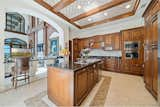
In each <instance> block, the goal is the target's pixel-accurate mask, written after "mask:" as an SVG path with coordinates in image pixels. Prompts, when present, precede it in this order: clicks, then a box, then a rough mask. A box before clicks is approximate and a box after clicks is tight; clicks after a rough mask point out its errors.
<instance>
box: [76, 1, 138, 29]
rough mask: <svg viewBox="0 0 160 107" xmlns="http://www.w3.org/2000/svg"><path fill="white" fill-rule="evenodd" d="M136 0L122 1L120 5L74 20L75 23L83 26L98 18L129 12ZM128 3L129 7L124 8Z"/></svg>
mask: <svg viewBox="0 0 160 107" xmlns="http://www.w3.org/2000/svg"><path fill="white" fill-rule="evenodd" d="M135 2H136V0H132V1H129V2H126V3H123V4H121V5H118V6H116V7H113V8H110V9H107V10H104V11H102V12H99V13H97V14H94V15H91V16H88V17H86V18H83V19H81V20H78V21H76V24H78V25H80V26H84V25H87V24H90V23H94V22H97V21H100V20H104V19H109V18H112V17H115V16H118V15H121V14H124V13H127V12H131V11H132V10H133V8H134V5H135ZM127 5H130V8H128V9H126V6H127Z"/></svg>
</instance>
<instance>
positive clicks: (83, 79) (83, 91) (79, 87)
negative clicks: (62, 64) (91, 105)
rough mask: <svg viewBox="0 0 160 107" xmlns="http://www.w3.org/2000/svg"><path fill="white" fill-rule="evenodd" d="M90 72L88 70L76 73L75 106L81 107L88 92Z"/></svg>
mask: <svg viewBox="0 0 160 107" xmlns="http://www.w3.org/2000/svg"><path fill="white" fill-rule="evenodd" d="M87 81H88V72H87V69H86V68H85V69H82V70H79V71H78V72H76V73H75V104H76V105H79V104H80V103H81V102H82V101H83V99H84V98H85V96H87V91H88V82H87Z"/></svg>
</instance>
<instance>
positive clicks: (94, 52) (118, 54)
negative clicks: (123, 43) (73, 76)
mask: <svg viewBox="0 0 160 107" xmlns="http://www.w3.org/2000/svg"><path fill="white" fill-rule="evenodd" d="M88 56H116V57H121V56H122V52H121V51H115V50H112V51H104V50H102V49H92V50H91V51H90V53H89V54H88Z"/></svg>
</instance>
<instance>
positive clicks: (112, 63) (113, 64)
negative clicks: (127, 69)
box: [101, 57, 121, 72]
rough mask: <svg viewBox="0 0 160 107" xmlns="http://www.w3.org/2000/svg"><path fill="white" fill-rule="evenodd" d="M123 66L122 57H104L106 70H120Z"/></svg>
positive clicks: (104, 68) (103, 67) (103, 66)
mask: <svg viewBox="0 0 160 107" xmlns="http://www.w3.org/2000/svg"><path fill="white" fill-rule="evenodd" d="M120 68H121V58H119V57H107V58H105V59H104V62H103V65H102V68H101V69H103V70H105V71H115V72H120V70H121V69H120Z"/></svg>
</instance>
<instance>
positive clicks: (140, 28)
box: [121, 26, 144, 32]
mask: <svg viewBox="0 0 160 107" xmlns="http://www.w3.org/2000/svg"><path fill="white" fill-rule="evenodd" d="M142 28H143V29H144V26H140V27H136V28H129V29H125V30H121V32H124V31H128V30H135V29H142Z"/></svg>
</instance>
